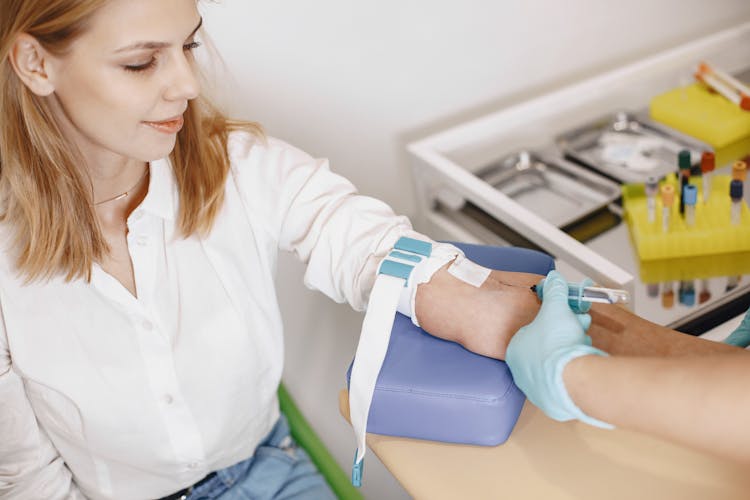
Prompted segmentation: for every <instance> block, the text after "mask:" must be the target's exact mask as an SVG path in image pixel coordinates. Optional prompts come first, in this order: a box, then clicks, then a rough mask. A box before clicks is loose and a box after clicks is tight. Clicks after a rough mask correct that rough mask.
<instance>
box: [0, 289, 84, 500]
mask: <svg viewBox="0 0 750 500" xmlns="http://www.w3.org/2000/svg"><path fill="white" fill-rule="evenodd" d="M0 498H2V499H3V500H16V499H18V500H37V499H39V500H57V499H66V500H67V499H81V498H84V496H83V495H82V494H81V493H80V491H79V490H78V488H77V487H76V486H75V484H74V483H73V480H72V477H71V473H70V470H68V468H67V467H66V466H65V463H64V462H63V460H62V458H61V457H60V455H59V453H58V452H57V450H56V449H55V447H54V446H53V445H52V442H51V441H50V440H49V438H48V437H47V434H46V433H45V432H44V430H43V429H41V428H40V427H39V425H38V424H37V421H36V417H35V415H34V411H33V409H32V408H31V405H30V403H29V401H28V399H27V398H26V393H25V391H24V387H23V382H22V381H21V378H20V377H19V376H18V374H16V373H15V372H14V371H13V363H12V360H11V357H10V353H9V348H8V339H7V335H6V330H5V323H4V319H3V315H2V303H1V302H0Z"/></svg>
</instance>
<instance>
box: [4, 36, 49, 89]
mask: <svg viewBox="0 0 750 500" xmlns="http://www.w3.org/2000/svg"><path fill="white" fill-rule="evenodd" d="M8 56H9V59H10V64H11V66H13V69H14V70H15V72H16V74H17V75H18V78H20V79H21V81H22V82H23V83H24V84H25V85H26V86H27V87H28V88H29V90H31V91H32V92H33V93H35V94H37V95H40V96H48V95H50V94H51V93H52V92H54V90H55V87H54V85H53V84H52V82H51V81H50V78H49V75H48V74H47V66H48V64H49V61H48V58H49V54H48V53H47V51H46V50H44V47H42V45H41V44H40V43H39V41H38V40H37V39H36V38H34V37H33V36H31V35H29V34H27V33H21V34H20V35H18V36H17V37H16V41H15V42H14V43H13V46H12V47H11V49H10V53H9V54H8Z"/></svg>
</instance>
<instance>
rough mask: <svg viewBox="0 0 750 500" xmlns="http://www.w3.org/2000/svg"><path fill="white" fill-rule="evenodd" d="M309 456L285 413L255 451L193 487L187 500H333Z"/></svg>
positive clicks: (333, 496) (329, 490) (332, 495)
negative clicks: (297, 440)
mask: <svg viewBox="0 0 750 500" xmlns="http://www.w3.org/2000/svg"><path fill="white" fill-rule="evenodd" d="M335 498H336V496H335V495H334V494H333V492H332V491H331V489H330V488H329V487H328V484H327V483H326V481H325V479H323V476H321V475H320V473H318V470H317V469H316V468H315V465H313V463H312V462H311V461H310V457H308V456H307V453H305V451H304V450H303V449H302V448H299V447H298V446H297V443H295V442H294V441H293V440H292V436H291V435H290V434H289V424H288V423H287V421H286V418H285V417H284V415H282V416H281V418H279V420H278V422H276V425H275V426H274V428H273V429H272V430H271V433H270V434H269V435H268V436H267V437H266V439H264V440H263V442H261V443H260V444H259V445H258V448H257V449H256V450H255V454H254V455H253V456H252V457H250V458H248V459H247V460H243V461H242V462H239V463H237V464H234V465H232V466H230V467H227V468H226V469H221V470H218V471H216V476H214V477H213V478H211V479H210V480H208V481H206V482H205V483H203V484H201V485H200V486H198V487H197V488H195V489H194V490H193V492H192V494H191V495H190V496H189V497H188V499H189V500H266V499H268V500H270V499H274V500H293V499H305V500H335Z"/></svg>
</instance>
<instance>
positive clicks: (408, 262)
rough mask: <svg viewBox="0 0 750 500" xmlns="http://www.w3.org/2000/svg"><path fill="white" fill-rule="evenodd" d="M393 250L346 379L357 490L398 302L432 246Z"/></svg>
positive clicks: (402, 242)
mask: <svg viewBox="0 0 750 500" xmlns="http://www.w3.org/2000/svg"><path fill="white" fill-rule="evenodd" d="M394 249H396V250H394V251H393V252H391V253H390V254H389V255H388V257H386V259H385V260H383V262H382V263H381V264H380V269H379V270H378V277H377V278H376V279H375V285H374V286H373V288H372V292H371V293H370V301H369V303H368V305H367V313H366V314H365V319H364V321H363V323H362V333H361V334H360V337H359V345H358V346H357V353H356V355H355V358H354V363H353V365H352V372H351V375H350V377H349V413H350V418H351V421H352V427H353V428H354V435H355V437H356V439H357V451H356V454H355V456H354V466H353V468H352V484H354V486H357V487H359V486H361V484H362V468H363V465H364V462H363V459H364V456H365V452H366V450H367V445H366V444H365V438H366V433H367V417H368V415H369V413H370V404H371V403H372V397H373V394H374V393H375V384H376V382H377V380H378V375H379V374H380V368H381V366H382V365H383V360H384V359H385V355H386V352H387V351H388V343H389V341H390V338H391V329H392V328H393V322H394V320H395V318H396V308H397V306H398V303H399V298H400V297H401V292H402V291H403V289H404V287H405V286H406V284H407V281H408V279H409V275H410V274H411V271H412V270H413V269H414V265H415V264H416V263H418V262H420V261H421V260H422V258H423V257H429V256H430V253H431V251H432V245H431V244H430V243H428V242H424V241H420V240H415V239H412V238H406V237H402V238H399V240H398V241H397V242H396V245H395V246H394Z"/></svg>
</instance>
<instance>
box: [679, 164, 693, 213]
mask: <svg viewBox="0 0 750 500" xmlns="http://www.w3.org/2000/svg"><path fill="white" fill-rule="evenodd" d="M677 165H678V167H679V169H680V182H679V183H678V185H677V187H678V189H679V190H680V213H681V214H684V213H685V200H684V199H683V197H682V190H683V188H684V187H685V186H686V185H687V183H688V181H689V180H690V167H691V163H690V151H688V150H687V149H682V150H680V152H679V154H678V155H677Z"/></svg>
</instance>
